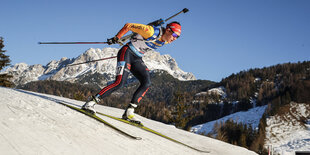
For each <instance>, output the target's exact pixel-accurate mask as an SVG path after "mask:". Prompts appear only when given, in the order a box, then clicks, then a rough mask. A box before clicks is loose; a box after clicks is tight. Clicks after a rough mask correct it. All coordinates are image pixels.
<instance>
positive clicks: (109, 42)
mask: <svg viewBox="0 0 310 155" xmlns="http://www.w3.org/2000/svg"><path fill="white" fill-rule="evenodd" d="M118 40H119V39H118V38H117V37H116V36H115V37H113V38H110V39H107V44H108V45H112V44H116V43H118Z"/></svg>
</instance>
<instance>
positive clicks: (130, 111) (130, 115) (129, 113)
mask: <svg viewBox="0 0 310 155" xmlns="http://www.w3.org/2000/svg"><path fill="white" fill-rule="evenodd" d="M137 106H138V105H136V104H133V103H130V104H129V106H128V107H127V108H126V110H125V112H124V114H123V117H122V118H123V119H124V120H127V121H130V122H132V123H136V124H139V125H142V123H141V121H140V120H139V119H138V118H137V117H136V116H135V114H134V111H135V108H137Z"/></svg>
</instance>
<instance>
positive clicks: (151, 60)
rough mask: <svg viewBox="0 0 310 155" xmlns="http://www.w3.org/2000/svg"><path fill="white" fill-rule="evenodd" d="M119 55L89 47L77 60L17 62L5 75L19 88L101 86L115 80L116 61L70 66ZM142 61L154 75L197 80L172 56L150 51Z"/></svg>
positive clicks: (112, 49) (114, 49)
mask: <svg viewBox="0 0 310 155" xmlns="http://www.w3.org/2000/svg"><path fill="white" fill-rule="evenodd" d="M117 52H118V49H116V48H104V49H98V48H97V49H93V48H90V49H88V50H87V51H86V52H84V53H83V54H81V55H79V56H78V57H76V58H72V59H68V58H62V59H60V60H59V61H55V60H53V61H51V62H49V63H48V64H46V65H40V64H37V65H27V64H25V63H18V64H15V65H14V66H11V67H9V68H7V69H6V70H5V72H6V73H10V74H12V75H13V79H12V80H13V82H14V83H15V84H16V85H20V84H25V83H28V82H31V81H38V80H57V81H70V82H78V83H82V84H85V83H92V84H96V85H99V86H100V87H102V86H104V85H106V83H107V82H109V81H112V80H114V77H115V72H116V71H115V69H116V58H114V59H109V60H104V61H97V62H93V63H87V64H82V65H76V66H68V65H70V64H76V63H81V62H85V61H91V60H97V59H102V58H107V57H112V56H116V55H117ZM143 60H144V61H145V64H146V65H147V66H148V68H149V69H150V70H151V71H152V72H157V71H160V70H163V71H166V72H168V73H169V74H170V75H172V76H173V77H175V78H177V79H179V80H182V81H187V80H196V78H195V76H194V75H193V74H192V73H187V72H184V71H182V70H181V69H180V68H179V67H178V65H177V63H176V61H175V60H174V59H173V58H172V57H171V56H169V55H160V54H159V53H158V52H155V51H151V52H148V53H146V54H145V56H144V57H143ZM94 74H96V76H94Z"/></svg>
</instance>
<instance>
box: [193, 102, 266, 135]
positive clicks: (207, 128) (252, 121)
mask: <svg viewBox="0 0 310 155" xmlns="http://www.w3.org/2000/svg"><path fill="white" fill-rule="evenodd" d="M266 108H267V106H261V107H256V108H252V109H250V110H248V111H241V112H236V113H234V114H231V115H228V116H225V117H223V118H221V119H218V120H215V121H210V122H207V123H204V124H200V125H196V126H194V127H192V128H191V131H192V132H195V133H205V134H208V133H210V132H211V131H212V130H213V127H214V124H215V123H216V122H218V123H220V122H226V121H227V120H230V119H231V120H234V121H235V122H238V123H240V122H241V123H243V124H248V125H251V126H252V127H253V128H254V129H256V128H257V127H258V124H259V121H260V119H261V117H262V115H263V114H264V112H265V109H266Z"/></svg>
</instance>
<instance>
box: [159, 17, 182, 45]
mask: <svg viewBox="0 0 310 155" xmlns="http://www.w3.org/2000/svg"><path fill="white" fill-rule="evenodd" d="M180 35H181V24H180V23H179V22H175V21H174V22H171V23H169V24H168V25H167V26H166V30H165V33H164V34H163V37H162V38H163V40H164V41H166V42H168V43H171V42H173V41H174V40H176V39H177V38H179V37H180Z"/></svg>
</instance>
